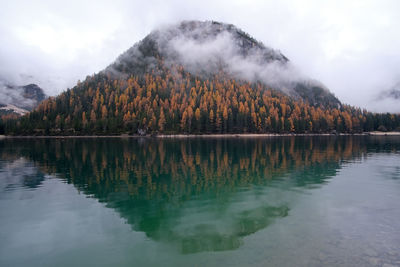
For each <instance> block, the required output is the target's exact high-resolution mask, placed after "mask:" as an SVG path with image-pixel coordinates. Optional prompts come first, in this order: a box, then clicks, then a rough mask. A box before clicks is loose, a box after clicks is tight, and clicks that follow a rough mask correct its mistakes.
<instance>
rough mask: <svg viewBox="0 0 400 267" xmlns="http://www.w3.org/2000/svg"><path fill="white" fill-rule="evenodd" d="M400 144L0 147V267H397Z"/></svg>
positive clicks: (371, 140) (343, 140)
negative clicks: (387, 265) (389, 265)
mask: <svg viewBox="0 0 400 267" xmlns="http://www.w3.org/2000/svg"><path fill="white" fill-rule="evenodd" d="M399 203H400V138H399V137H361V136H358V137H357V136H354V137H312V138H311V137H274V138H249V139H246V138H226V139H224V138H222V139H221V138H219V139H172V140H164V139H151V138H141V139H118V138H115V139H113V138H107V139H81V138H77V139H4V140H0V265H1V266H27V265H29V266H133V265H134V266H221V265H223V266H225V265H227V266H321V265H324V266H381V265H383V264H392V265H400V254H399V251H400V224H399V221H400V204H399Z"/></svg>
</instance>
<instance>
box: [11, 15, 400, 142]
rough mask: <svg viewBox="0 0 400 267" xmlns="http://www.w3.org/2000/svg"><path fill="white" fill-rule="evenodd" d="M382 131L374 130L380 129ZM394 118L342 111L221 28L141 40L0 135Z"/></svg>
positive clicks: (389, 122)
mask: <svg viewBox="0 0 400 267" xmlns="http://www.w3.org/2000/svg"><path fill="white" fill-rule="evenodd" d="M380 126H382V127H380ZM399 126H400V116H398V115H392V114H373V113H370V112H367V111H365V110H360V109H358V108H354V107H350V106H347V105H343V104H342V103H340V101H339V100H338V99H337V98H336V97H335V96H334V95H333V94H332V93H331V92H330V91H329V90H328V89H327V88H326V87H325V86H323V85H322V83H320V82H318V81H315V80H313V79H311V78H308V77H306V76H305V75H303V74H301V71H299V70H298V69H296V68H295V67H294V66H293V65H292V64H291V63H290V61H289V59H288V58H287V57H286V56H284V55H283V54H282V53H281V52H279V51H278V50H274V49H272V48H269V47H267V46H265V45H264V44H262V43H260V42H258V41H257V40H255V39H254V38H253V37H251V36H250V35H248V34H247V33H245V32H244V31H242V30H240V29H238V28H237V27H235V26H233V25H231V24H224V23H219V22H210V21H206V22H201V21H184V22H182V23H179V24H177V25H172V26H168V27H163V28H160V29H158V30H155V31H153V32H151V33H150V34H149V35H148V36H146V37H145V38H144V39H143V40H142V41H140V42H138V43H137V44H135V45H134V46H132V47H131V48H130V49H128V50H127V51H126V52H124V53H123V54H121V55H120V56H119V57H118V58H117V60H116V61H115V62H113V63H112V64H110V65H109V66H108V67H107V68H106V69H104V70H102V71H100V72H99V73H98V74H95V75H93V76H88V77H87V78H86V79H85V80H84V81H83V82H79V83H78V84H77V85H76V86H75V87H74V88H72V89H68V90H67V91H65V92H63V93H61V94H60V95H59V96H57V97H55V98H49V99H47V100H45V101H43V102H42V103H41V104H40V105H39V106H38V107H37V108H35V110H34V111H32V112H30V113H29V114H27V115H25V116H23V117H22V118H21V119H19V120H15V121H12V120H9V121H6V123H5V126H4V127H3V128H4V132H5V133H6V134H16V135H19V134H26V135H92V134H101V135H104V134H106V135H113V134H140V135H144V134H157V133H165V134H175V133H197V134H208V133H326V132H347V133H354V132H363V131H371V130H376V129H378V127H380V129H386V130H393V129H396V128H398V127H399Z"/></svg>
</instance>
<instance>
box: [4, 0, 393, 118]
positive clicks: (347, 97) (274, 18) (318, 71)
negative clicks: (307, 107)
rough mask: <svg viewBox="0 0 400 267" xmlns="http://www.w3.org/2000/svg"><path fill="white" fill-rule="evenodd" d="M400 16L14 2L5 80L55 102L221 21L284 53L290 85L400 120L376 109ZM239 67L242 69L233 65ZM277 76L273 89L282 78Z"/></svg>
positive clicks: (299, 7) (389, 103) (337, 7)
mask: <svg viewBox="0 0 400 267" xmlns="http://www.w3.org/2000/svg"><path fill="white" fill-rule="evenodd" d="M94 10H95V12H94ZM399 13H400V5H399V3H398V1H395V0H383V1H351V2H349V1H332V2H328V1H317V0H310V1H300V0H288V1H279V2H276V1H252V2H250V3H249V2H248V1H244V0H237V1H208V0H204V1H190V2H182V1H178V0H173V1H155V0H153V1H146V2H145V3H144V2H143V1H127V0H126V1H125V0H116V1H113V2H109V1H95V2H91V1H85V2H82V1H77V0H72V1H68V3H61V2H57V1H50V0H41V1H34V2H32V1H27V0H16V1H10V0H6V1H4V2H2V8H1V9H0V42H1V43H2V46H1V47H0V62H1V64H0V78H2V79H3V80H6V81H8V82H11V83H13V84H18V85H25V84H28V83H36V84H38V85H39V86H40V87H42V88H43V89H44V90H45V92H46V94H48V95H56V94H58V93H60V92H61V91H63V90H66V89H67V88H68V87H72V86H74V85H75V84H76V82H77V81H78V80H83V79H84V78H85V77H86V76H87V75H91V74H93V73H97V72H99V71H101V70H103V69H104V68H105V67H106V66H108V65H109V64H110V63H112V62H113V61H114V60H115V59H116V58H117V56H118V55H120V54H121V53H122V52H123V51H126V50H127V49H128V48H129V47H131V46H132V45H133V44H135V43H136V42H138V41H140V40H141V39H142V38H144V37H145V36H146V35H147V34H148V33H150V32H151V31H152V30H154V29H157V28H159V27H161V26H162V25H165V24H171V23H178V22H179V21H182V20H193V19H195V20H202V21H204V20H215V21H221V22H226V23H232V24H234V25H236V26H237V27H239V28H241V29H243V30H244V31H245V32H248V33H249V34H250V35H251V36H253V37H255V38H256V39H257V40H259V41H261V42H263V43H264V44H265V45H266V46H267V47H271V48H273V49H276V50H280V51H282V54H284V55H285V56H286V57H287V58H289V59H290V62H291V63H290V64H291V66H292V67H290V68H291V69H292V68H293V69H295V70H296V72H297V71H298V72H299V73H298V74H297V73H296V72H295V73H292V72H291V71H289V72H287V73H288V74H290V75H289V76H290V78H291V77H292V75H295V76H296V75H299V77H300V79H301V77H302V76H306V77H310V78H312V79H315V80H318V81H320V82H322V83H323V84H324V85H326V87H327V88H329V90H330V91H331V92H333V93H334V94H335V95H336V96H337V97H338V98H339V99H340V100H341V101H342V102H343V103H347V104H351V105H355V106H359V107H361V108H367V109H370V110H372V111H380V112H386V111H389V112H400V105H399V104H398V101H399V100H398V99H393V98H382V99H379V100H377V96H378V95H380V94H381V93H382V92H384V91H387V90H390V89H391V88H392V87H393V85H395V84H396V83H398V82H399V80H400V68H399V66H400V50H399V49H398V47H400V35H399V34H398V29H399V26H400V17H399V16H398V14H399ZM220 41H221V42H222V41H223V39H221V40H220ZM177 42H179V40H177ZM222 43H223V42H222ZM191 45H193V44H190V43H189V44H187V47H186V49H189V48H190V46H191ZM215 45H217V43H216V44H215ZM182 49H184V47H183V46H182ZM215 49H217V48H215ZM228 49H229V48H228ZM216 51H218V49H217V50H216ZM181 52H182V53H184V52H185V51H184V50H182V51H181ZM199 52H201V51H199ZM224 52H225V51H224ZM187 60H188V61H190V60H193V59H187ZM235 60H238V62H239V63H236V64H235V62H234V61H235ZM232 63H233V64H232V66H238V64H241V63H243V62H242V61H241V60H240V58H232ZM245 63H246V64H247V63H248V64H247V67H248V68H249V69H251V70H253V69H258V68H259V66H258V65H257V62H255V63H254V62H252V61H249V62H245ZM230 65H231V64H230ZM243 66H244V65H243ZM269 67H271V68H272V70H269V71H268V73H273V71H277V72H280V69H279V68H280V66H274V65H273V64H272V65H269ZM231 70H232V71H237V72H238V73H240V74H241V75H243V76H246V75H250V76H251V75H253V74H254V73H257V74H258V73H262V69H260V70H257V71H249V72H247V71H243V70H244V68H242V65H241V66H240V68H239V69H238V70H235V69H234V68H232V69H231ZM263 75H267V74H263ZM270 76H271V77H268V80H270V81H272V80H273V79H272V78H274V77H275V75H270ZM295 79H297V78H295ZM278 80H280V78H279V79H278ZM2 97H3V96H2V95H0V98H2Z"/></svg>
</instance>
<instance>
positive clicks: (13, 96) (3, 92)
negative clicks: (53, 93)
mask: <svg viewBox="0 0 400 267" xmlns="http://www.w3.org/2000/svg"><path fill="white" fill-rule="evenodd" d="M45 98H46V95H45V93H44V92H43V90H42V88H40V87H39V86H37V85H36V84H28V85H25V86H17V85H12V84H11V83H7V82H4V81H0V116H2V115H15V116H21V115H24V114H26V113H28V112H29V111H32V110H33V109H34V108H35V107H37V105H38V104H39V103H40V102H42V101H43V100H44V99H45Z"/></svg>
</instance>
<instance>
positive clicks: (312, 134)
mask: <svg viewBox="0 0 400 267" xmlns="http://www.w3.org/2000/svg"><path fill="white" fill-rule="evenodd" d="M296 136H303V137H312V136H400V132H377V131H374V132H364V133H339V134H331V133H303V134H294V133H286V134H274V133H265V134H251V133H248V134H158V135H127V134H121V135H52V136H51V135H40V136H39V135H38V136H36V135H26V136H24V135H15V136H13V135H0V140H1V139H19V138H20V139H24V138H54V139H64V138H161V139H168V138H170V139H174V138H176V139H183V138H260V137H262V138H265V137H296Z"/></svg>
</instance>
